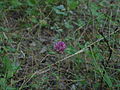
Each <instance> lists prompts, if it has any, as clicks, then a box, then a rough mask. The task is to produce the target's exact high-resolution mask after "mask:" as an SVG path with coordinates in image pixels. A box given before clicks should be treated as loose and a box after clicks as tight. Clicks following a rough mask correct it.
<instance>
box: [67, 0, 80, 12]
mask: <svg viewBox="0 0 120 90" xmlns="http://www.w3.org/2000/svg"><path fill="white" fill-rule="evenodd" d="M67 5H68V7H69V9H70V10H74V9H75V8H76V7H77V6H78V1H75V0H67Z"/></svg>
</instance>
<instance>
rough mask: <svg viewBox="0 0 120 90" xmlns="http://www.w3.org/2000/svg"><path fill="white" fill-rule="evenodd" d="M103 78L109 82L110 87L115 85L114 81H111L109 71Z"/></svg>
mask: <svg viewBox="0 0 120 90" xmlns="http://www.w3.org/2000/svg"><path fill="white" fill-rule="evenodd" d="M103 79H104V81H105V82H106V83H107V84H108V86H109V87H112V86H113V85H112V81H111V79H110V77H109V76H108V74H107V72H106V73H105V74H104V75H103Z"/></svg>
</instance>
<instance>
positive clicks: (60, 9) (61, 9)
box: [53, 5, 67, 16]
mask: <svg viewBox="0 0 120 90" xmlns="http://www.w3.org/2000/svg"><path fill="white" fill-rule="evenodd" d="M53 10H54V11H55V13H56V14H59V15H64V16H67V13H66V12H65V8H64V6H63V5H60V6H55V7H53Z"/></svg>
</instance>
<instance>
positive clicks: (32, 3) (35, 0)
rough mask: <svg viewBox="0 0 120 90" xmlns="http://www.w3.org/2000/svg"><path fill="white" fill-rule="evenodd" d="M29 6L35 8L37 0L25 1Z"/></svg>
mask: <svg viewBox="0 0 120 90" xmlns="http://www.w3.org/2000/svg"><path fill="white" fill-rule="evenodd" d="M27 3H28V5H29V6H35V5H36V4H37V0H27Z"/></svg>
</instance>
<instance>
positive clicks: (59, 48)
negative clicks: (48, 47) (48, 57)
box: [54, 41, 66, 53]
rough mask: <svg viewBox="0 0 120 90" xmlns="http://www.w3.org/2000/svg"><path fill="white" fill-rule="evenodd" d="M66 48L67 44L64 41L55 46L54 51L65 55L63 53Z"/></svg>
mask: <svg viewBox="0 0 120 90" xmlns="http://www.w3.org/2000/svg"><path fill="white" fill-rule="evenodd" d="M65 48H66V44H65V43H64V42H62V41H59V42H57V43H55V44H54V49H55V50H56V51H57V52H60V53H63V51H64V50H65Z"/></svg>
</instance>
